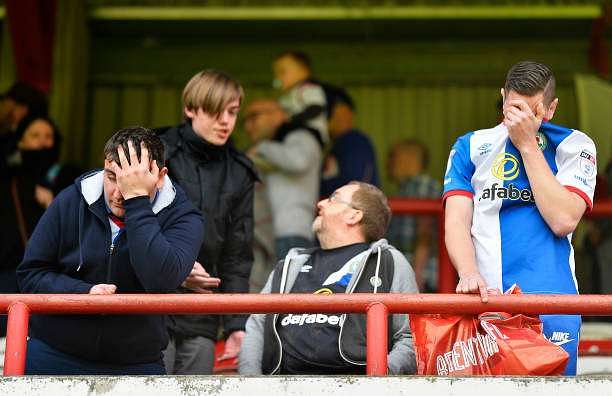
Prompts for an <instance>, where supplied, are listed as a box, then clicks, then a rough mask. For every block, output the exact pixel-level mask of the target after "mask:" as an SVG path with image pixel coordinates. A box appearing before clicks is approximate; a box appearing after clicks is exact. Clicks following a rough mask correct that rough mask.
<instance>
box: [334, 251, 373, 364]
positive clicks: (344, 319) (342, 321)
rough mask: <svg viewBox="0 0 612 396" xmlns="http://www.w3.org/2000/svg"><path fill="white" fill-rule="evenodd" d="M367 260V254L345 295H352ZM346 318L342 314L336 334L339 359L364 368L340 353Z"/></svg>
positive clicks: (368, 256)
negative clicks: (338, 331)
mask: <svg viewBox="0 0 612 396" xmlns="http://www.w3.org/2000/svg"><path fill="white" fill-rule="evenodd" d="M369 258H370V255H369V254H368V255H367V256H366V257H365V259H364V261H363V265H362V266H361V269H360V270H359V273H358V274H357V278H356V279H355V282H354V283H353V286H352V287H351V289H350V290H347V291H346V293H347V294H352V293H353V292H354V291H355V288H356V287H357V282H359V280H360V279H361V276H362V275H363V271H364V270H365V266H366V264H367V263H368V259H369ZM346 316H347V314H346V313H344V314H342V317H341V318H340V333H339V334H338V352H339V353H340V357H341V358H342V359H344V361H346V362H347V363H350V364H354V365H357V366H365V365H366V363H365V362H356V361H353V360H351V359H349V358H347V357H346V356H344V353H343V352H342V330H344V323H345V322H346Z"/></svg>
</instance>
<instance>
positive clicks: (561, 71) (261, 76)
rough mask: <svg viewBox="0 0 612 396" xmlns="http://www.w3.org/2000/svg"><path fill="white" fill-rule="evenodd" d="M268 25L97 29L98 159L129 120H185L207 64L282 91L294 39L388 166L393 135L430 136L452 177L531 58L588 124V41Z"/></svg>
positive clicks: (572, 121) (565, 111)
mask: <svg viewBox="0 0 612 396" xmlns="http://www.w3.org/2000/svg"><path fill="white" fill-rule="evenodd" d="M256 27H257V26H256V25H254V26H253V29H254V31H255V33H254V36H253V37H249V36H248V35H247V34H246V33H245V34H244V36H242V37H235V36H230V37H229V38H226V39H223V38H222V37H219V36H218V35H214V36H212V37H207V36H186V35H185V34H184V33H183V32H181V33H180V34H178V35H174V36H173V35H172V34H170V33H169V32H165V33H164V34H154V33H149V34H146V33H143V32H142V31H139V32H138V34H136V35H133V36H129V35H127V36H126V35H121V36H116V35H113V34H109V33H108V32H106V31H104V32H102V33H100V29H98V34H99V35H98V37H96V35H95V32H96V30H95V29H94V36H93V38H92V48H91V52H90V53H91V72H90V76H91V78H90V89H89V96H90V98H89V99H90V100H89V104H90V110H89V126H90V127H89V129H90V136H89V138H90V144H89V145H88V150H89V153H88V157H89V158H90V164H91V165H94V163H95V162H97V161H98V160H99V155H98V153H99V152H100V151H101V147H102V145H103V143H104V141H105V139H106V138H107V137H108V136H110V134H112V132H113V131H115V130H116V129H118V128H120V127H122V126H125V125H131V124H143V125H146V126H160V125H168V124H174V123H176V122H178V121H179V120H180V118H181V109H180V93H181V90H182V87H183V85H184V83H185V82H186V81H187V79H188V78H189V77H190V76H191V75H192V74H194V73H195V72H197V71H198V70H200V69H203V68H219V69H223V70H226V71H227V72H229V73H230V74H232V75H234V76H235V77H236V78H238V79H239V80H240V81H241V82H243V84H244V86H245V89H246V96H247V101H248V100H251V99H253V98H256V97H261V96H267V95H268V96H270V95H275V94H276V92H274V91H273V90H272V89H271V88H269V87H270V81H271V79H272V77H271V71H270V61H271V59H272V58H273V57H274V55H275V54H277V53H278V52H280V51H281V50H283V49H286V48H299V49H302V50H305V51H307V52H308V53H309V54H310V55H311V56H312V58H313V61H314V65H315V71H316V74H317V76H318V77H319V78H321V79H324V80H327V81H330V82H332V83H337V84H342V85H344V86H346V87H347V88H348V90H349V92H350V93H351V94H352V95H353V96H354V97H355V100H356V103H357V108H358V117H357V124H358V125H359V126H360V127H362V128H363V129H364V130H365V131H366V132H367V133H368V134H369V135H370V136H371V137H372V139H373V141H374V143H375V145H376V149H377V154H378V158H379V165H380V166H381V170H384V160H385V158H386V153H387V152H388V149H389V147H390V146H391V145H392V143H393V142H395V141H397V140H399V139H401V138H405V137H416V138H419V139H422V140H423V141H425V142H426V143H427V144H428V145H429V147H430V149H431V154H432V161H431V173H432V174H434V175H436V176H438V177H441V174H442V172H443V169H444V167H445V164H446V156H447V154H448V151H449V148H450V146H451V145H452V143H453V142H454V140H455V139H456V137H457V136H459V135H460V134H462V133H464V132H466V131H470V130H473V129H478V128H484V127H488V126H491V125H493V124H494V123H495V122H496V119H497V113H496V108H495V103H496V100H497V98H498V97H499V88H500V87H501V86H502V85H503V82H504V77H505V72H506V70H507V68H508V67H509V66H510V65H512V64H513V63H514V62H516V61H519V60H522V59H537V60H540V61H542V62H545V63H547V64H549V65H550V66H551V67H552V68H553V70H554V71H555V72H556V74H557V76H558V79H559V88H558V96H559V98H560V106H559V110H558V116H557V119H556V121H557V122H558V123H560V124H564V125H568V126H577V112H576V103H575V96H574V88H573V81H572V78H573V74H574V73H575V72H587V71H588V67H587V48H588V41H587V40H586V39H584V38H575V37H562V38H557V39H553V38H551V37H542V38H539V39H530V40H526V39H525V38H523V37H520V38H517V37H512V38H509V39H504V38H503V37H487V35H486V34H482V35H477V36H476V37H458V38H456V39H453V38H452V34H450V37H443V38H442V37H438V38H435V37H425V38H416V39H409V38H401V39H393V37H390V38H389V37H384V38H383V39H376V38H370V39H368V40H363V37H330V38H327V39H326V38H321V37H314V38H312V39H309V38H308V37H302V36H301V35H298V37H297V38H295V37H283V36H279V37H276V38H273V37H267V36H266V35H261V34H260V35H258V34H257V33H256V32H257V29H256ZM225 29H226V30H228V31H229V30H231V29H229V28H228V27H225ZM242 29H243V30H247V31H248V29H244V28H242ZM292 34H295V32H293V33H292ZM235 134H236V138H237V140H238V142H239V144H240V143H241V142H243V141H244V138H243V136H242V132H241V131H240V130H239V129H238V130H237V131H236V133H235ZM383 173H384V171H383ZM383 176H385V175H383ZM385 180H386V178H385ZM386 187H389V185H388V184H386Z"/></svg>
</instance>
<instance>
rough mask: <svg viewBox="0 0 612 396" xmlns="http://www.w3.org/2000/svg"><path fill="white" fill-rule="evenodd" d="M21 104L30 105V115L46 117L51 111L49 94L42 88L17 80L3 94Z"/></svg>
mask: <svg viewBox="0 0 612 396" xmlns="http://www.w3.org/2000/svg"><path fill="white" fill-rule="evenodd" d="M2 97H3V98H8V99H12V100H14V101H15V102H17V103H19V104H20V105H23V106H27V107H28V115H31V116H34V117H46V116H47V115H48V113H49V104H48V102H47V95H45V93H44V92H43V91H41V90H40V89H38V88H36V87H33V86H31V85H29V84H26V83H24V82H16V83H15V84H13V85H12V86H11V87H10V88H9V89H8V91H6V92H5V93H4V95H2Z"/></svg>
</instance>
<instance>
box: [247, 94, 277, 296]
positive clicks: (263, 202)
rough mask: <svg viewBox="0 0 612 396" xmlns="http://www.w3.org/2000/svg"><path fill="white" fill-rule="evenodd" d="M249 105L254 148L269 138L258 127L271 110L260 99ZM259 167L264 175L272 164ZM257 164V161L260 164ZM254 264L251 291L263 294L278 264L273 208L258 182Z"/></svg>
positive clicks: (255, 196)
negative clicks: (275, 265)
mask: <svg viewBox="0 0 612 396" xmlns="http://www.w3.org/2000/svg"><path fill="white" fill-rule="evenodd" d="M252 103H253V104H255V105H253V104H250V105H249V106H247V108H246V110H245V112H244V117H243V118H242V120H243V123H244V131H245V133H246V135H247V137H248V139H249V144H250V147H254V146H255V145H257V143H259V142H261V141H263V140H265V139H267V138H269V136H268V135H267V132H268V131H266V130H265V129H263V128H256V127H254V126H255V125H256V124H257V122H258V118H259V117H260V116H264V115H265V114H266V112H267V109H265V108H258V107H257V105H256V103H257V101H254V102H252ZM259 165H260V166H261V167H262V168H261V169H258V171H259V173H260V174H262V173H264V172H266V171H267V170H269V169H270V168H271V166H270V165H269V164H267V166H266V165H264V164H262V162H260V163H259ZM256 166H257V164H256ZM253 220H254V224H255V226H254V229H253V267H252V269H251V276H250V278H249V290H250V292H251V293H259V292H260V291H261V289H262V288H263V286H264V285H265V283H266V279H268V275H270V272H271V271H272V268H274V264H275V263H276V248H275V245H274V225H273V221H272V209H271V207H270V201H269V199H268V191H267V186H266V185H265V184H264V183H262V182H257V183H255V191H254V195H253Z"/></svg>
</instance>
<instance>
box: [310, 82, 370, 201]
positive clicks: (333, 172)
mask: <svg viewBox="0 0 612 396" xmlns="http://www.w3.org/2000/svg"><path fill="white" fill-rule="evenodd" d="M324 90H325V94H326V97H327V102H328V106H329V108H330V114H329V120H328V129H329V135H330V137H331V140H332V146H331V149H330V150H329V152H328V153H327V155H326V156H325V159H324V161H323V171H322V175H321V191H320V195H321V196H323V197H327V196H329V195H330V194H332V193H333V192H334V191H335V190H336V189H337V188H339V187H341V186H343V185H345V184H347V183H348V182H350V181H353V180H356V181H362V182H366V183H370V184H372V185H375V186H377V187H378V186H379V185H380V182H379V179H378V167H377V165H376V153H375V151H374V147H373V146H372V142H371V141H370V139H369V138H368V136H367V135H366V134H364V133H363V132H361V131H360V130H359V129H357V128H355V126H354V123H353V118H354V115H355V104H354V102H353V99H352V98H351V97H350V96H349V94H348V93H347V92H346V91H345V90H344V89H343V88H339V87H333V86H331V85H326V86H324Z"/></svg>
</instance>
